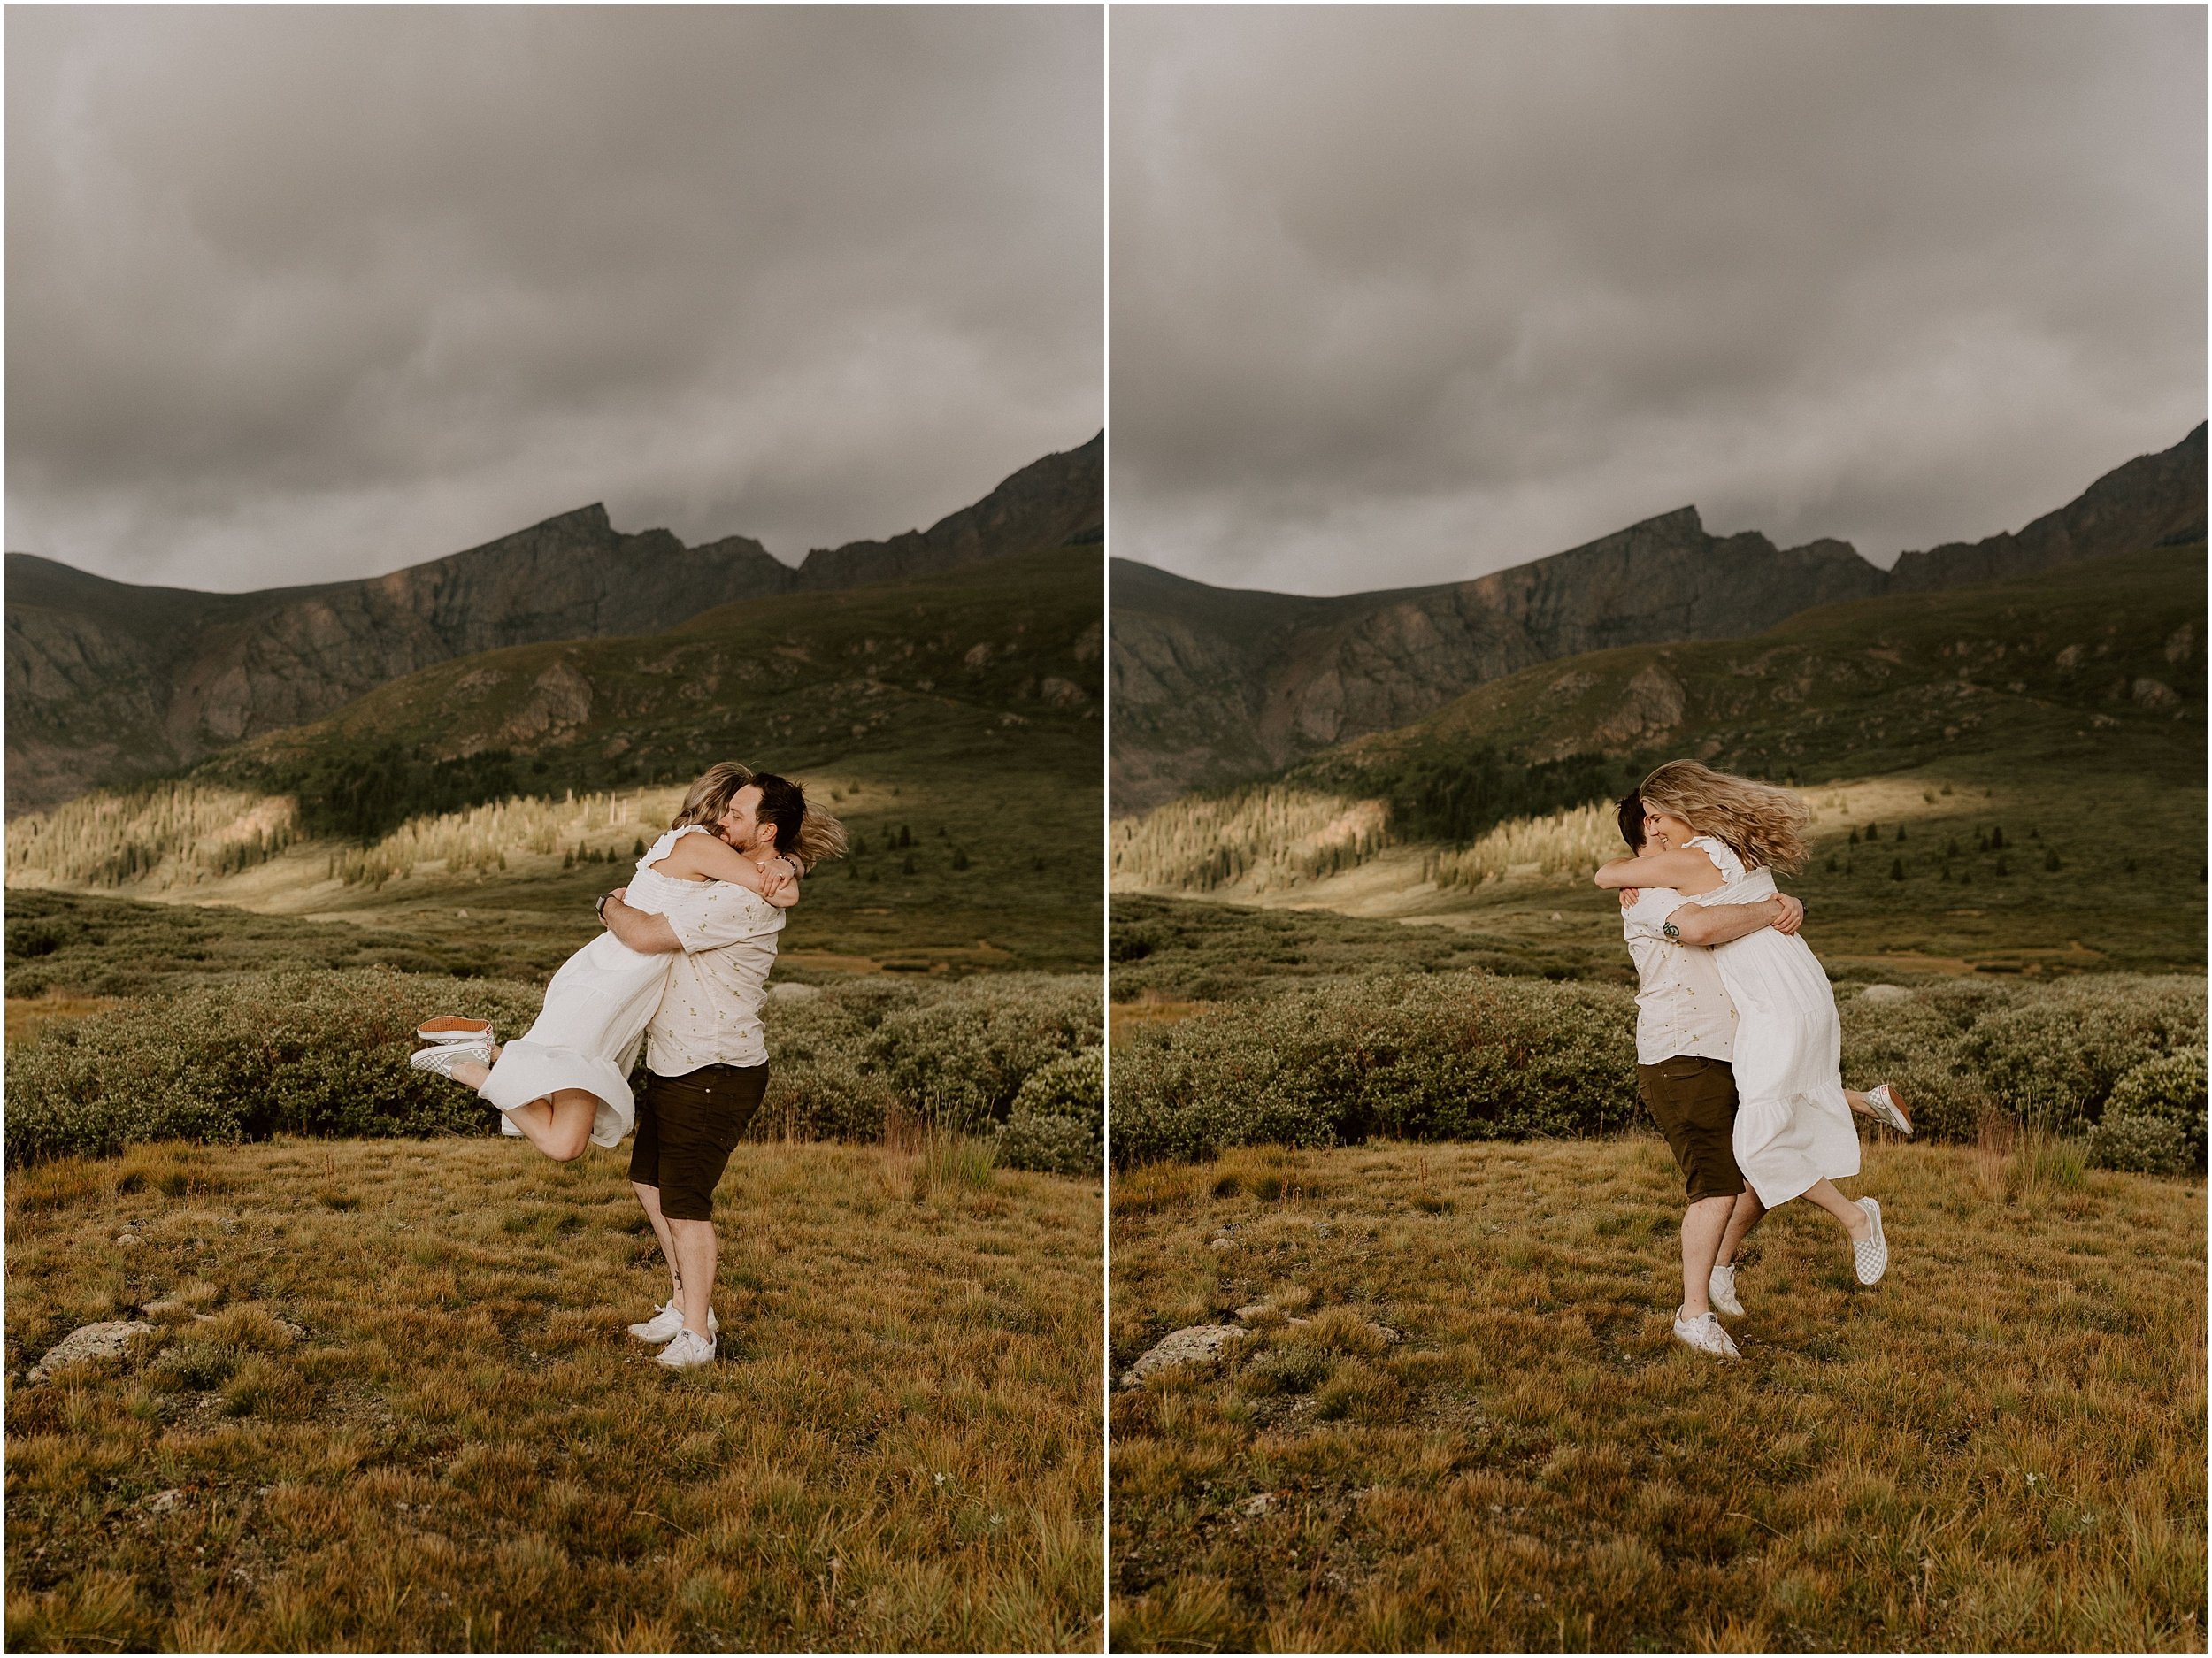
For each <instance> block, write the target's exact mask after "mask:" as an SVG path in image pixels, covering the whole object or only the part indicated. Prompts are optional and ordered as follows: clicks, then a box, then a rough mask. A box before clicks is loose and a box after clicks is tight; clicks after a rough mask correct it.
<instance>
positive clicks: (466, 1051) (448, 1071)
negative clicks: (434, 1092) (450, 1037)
mask: <svg viewBox="0 0 2212 1658" xmlns="http://www.w3.org/2000/svg"><path fill="white" fill-rule="evenodd" d="M471 1060H474V1061H475V1062H476V1063H478V1064H480V1065H488V1064H490V1063H492V1050H491V1046H490V1044H489V1043H487V1042H448V1043H446V1044H444V1045H443V1046H442V1047H439V1048H419V1049H418V1050H417V1051H416V1052H414V1053H412V1054H410V1055H408V1056H407V1063H408V1064H409V1065H410V1066H411V1067H413V1068H414V1069H415V1070H417V1071H435V1072H437V1073H438V1075H440V1076H441V1077H447V1078H450V1077H451V1076H452V1075H453V1068H454V1067H455V1066H456V1065H465V1064H467V1063H469V1062H470V1061H471Z"/></svg>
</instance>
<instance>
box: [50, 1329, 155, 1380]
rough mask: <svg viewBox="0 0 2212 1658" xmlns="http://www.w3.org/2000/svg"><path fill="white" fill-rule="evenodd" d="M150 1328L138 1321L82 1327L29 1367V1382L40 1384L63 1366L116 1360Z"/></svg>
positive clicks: (70, 1333) (57, 1343)
mask: <svg viewBox="0 0 2212 1658" xmlns="http://www.w3.org/2000/svg"><path fill="white" fill-rule="evenodd" d="M152 1328H153V1326H152V1325H151V1324H147V1323H146V1322H145V1321H144V1320H142V1319H137V1318H110V1319H107V1320H105V1321H104V1322H103V1323H101V1324H85V1325H82V1326H81V1327H80V1328H78V1329H75V1330H73V1331H71V1332H69V1333H68V1334H67V1335H65V1336H64V1337H63V1338H62V1339H60V1340H59V1341H58V1342H56V1343H55V1344H54V1345H53V1346H52V1347H50V1348H48V1349H47V1353H46V1356H45V1357H44V1358H42V1359H41V1360H40V1361H39V1362H37V1363H36V1364H35V1365H33V1366H32V1367H31V1374H30V1378H29V1379H30V1380H31V1381H34V1382H42V1381H44V1380H45V1379H46V1378H48V1377H49V1376H50V1375H52V1374H53V1373H54V1372H55V1371H56V1370H59V1369H61V1368H62V1366H63V1365H65V1364H76V1363H79V1362H82V1361H83V1360H86V1359H119V1358H121V1357H122V1356H123V1349H124V1348H126V1347H128V1346H129V1345H130V1340H131V1338H132V1337H133V1336H136V1335H143V1334H145V1333H146V1332H149V1331H150V1330H151V1329H152Z"/></svg>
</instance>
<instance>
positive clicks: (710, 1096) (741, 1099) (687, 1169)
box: [630, 1064, 768, 1220]
mask: <svg viewBox="0 0 2212 1658" xmlns="http://www.w3.org/2000/svg"><path fill="white" fill-rule="evenodd" d="M767 1091H768V1067H767V1066H766V1065H765V1064H759V1065H702V1066H701V1067H700V1068H699V1069H698V1070H696V1071H687V1072H685V1073H684V1074H683V1075H682V1076H680V1077H661V1076H651V1077H649V1078H647V1080H646V1084H645V1087H644V1090H643V1092H641V1094H639V1095H638V1097H637V1133H636V1136H635V1138H634V1140H632V1141H631V1144H630V1178H631V1179H633V1180H634V1181H636V1182H637V1183H638V1184H639V1185H640V1186H658V1187H659V1188H660V1194H661V1213H662V1214H663V1215H665V1216H666V1217H668V1218H669V1219H670V1220H712V1219H713V1218H714V1188H715V1187H716V1186H718V1185H719V1184H720V1183H721V1179H722V1171H723V1170H725V1169H726V1168H728V1167H729V1163H730V1154H731V1153H732V1152H733V1151H735V1150H736V1149H737V1142H738V1141H739V1140H741V1139H743V1138H744V1135H745V1125H747V1124H748V1123H750V1122H751V1121H752V1120H753V1113H754V1112H755V1111H757V1110H758V1109H760V1097H761V1095H762V1094H765V1093H766V1092H767Z"/></svg>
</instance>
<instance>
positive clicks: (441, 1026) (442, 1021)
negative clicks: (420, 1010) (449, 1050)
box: [415, 1013, 497, 1042]
mask: <svg viewBox="0 0 2212 1658" xmlns="http://www.w3.org/2000/svg"><path fill="white" fill-rule="evenodd" d="M415 1034H416V1035H417V1036H418V1037H419V1038H420V1039H421V1040H424V1041H426V1042H491V1041H495V1040H497V1039H496V1038H495V1037H494V1036H493V1035H492V1025H491V1021H490V1020H489V1019H465V1018H462V1017H460V1016H459V1015H458V1014H454V1013H442V1014H440V1015H439V1016H438V1017H436V1018H434V1019H425V1020H424V1021H423V1022H422V1023H421V1024H420V1025H417V1026H416V1027H415Z"/></svg>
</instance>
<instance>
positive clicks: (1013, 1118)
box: [998, 1048, 1106, 1175]
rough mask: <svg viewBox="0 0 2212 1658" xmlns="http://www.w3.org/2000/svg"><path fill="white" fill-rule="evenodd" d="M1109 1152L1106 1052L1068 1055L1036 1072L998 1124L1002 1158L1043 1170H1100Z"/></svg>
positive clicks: (1006, 1162) (1095, 1050) (1018, 1165)
mask: <svg viewBox="0 0 2212 1658" xmlns="http://www.w3.org/2000/svg"><path fill="white" fill-rule="evenodd" d="M1105 1154H1106V1050H1105V1049H1104V1048H1084V1049H1083V1050H1082V1051H1081V1052H1079V1053H1074V1054H1064V1055H1061V1056H1060V1057H1059V1058H1057V1059H1056V1060H1052V1061H1050V1062H1049V1063H1047V1064H1044V1065H1041V1066H1040V1067H1039V1068H1038V1069H1037V1070H1035V1071H1032V1072H1031V1073H1030V1076H1029V1080H1028V1081H1026V1082H1025V1083H1023V1084H1022V1087H1021V1092H1020V1093H1019V1094H1016V1095H1015V1096H1014V1109H1012V1111H1010V1113H1009V1114H1008V1116H1007V1118H1006V1120H1005V1121H1004V1122H1003V1123H1002V1124H1000V1125H999V1127H998V1160H999V1162H1000V1163H1003V1164H1004V1165H1006V1167H1008V1168H1010V1169H1035V1170H1038V1171H1041V1172H1042V1173H1045V1174H1070V1175H1087V1174H1096V1173H1098V1172H1099V1171H1100V1170H1101V1169H1102V1167H1103V1166H1104V1163H1105Z"/></svg>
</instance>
